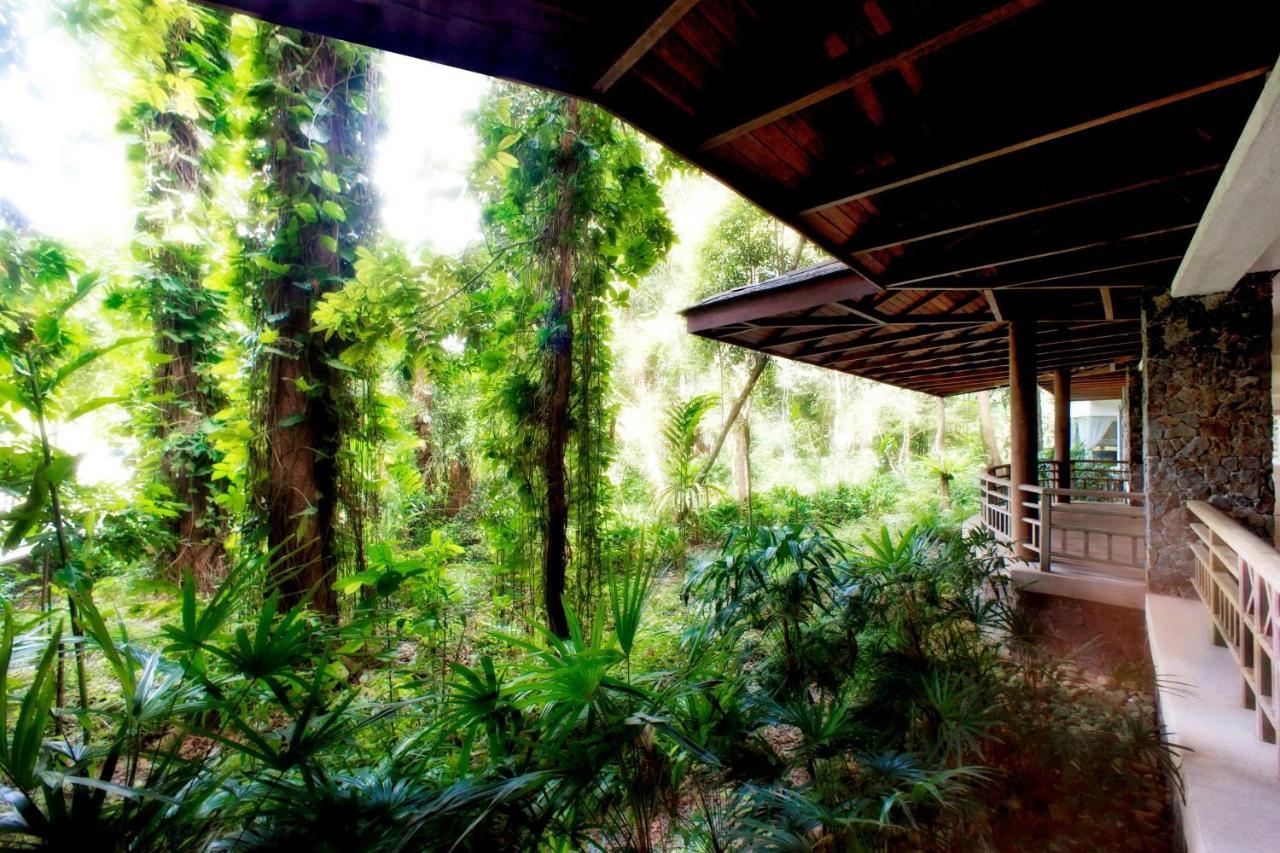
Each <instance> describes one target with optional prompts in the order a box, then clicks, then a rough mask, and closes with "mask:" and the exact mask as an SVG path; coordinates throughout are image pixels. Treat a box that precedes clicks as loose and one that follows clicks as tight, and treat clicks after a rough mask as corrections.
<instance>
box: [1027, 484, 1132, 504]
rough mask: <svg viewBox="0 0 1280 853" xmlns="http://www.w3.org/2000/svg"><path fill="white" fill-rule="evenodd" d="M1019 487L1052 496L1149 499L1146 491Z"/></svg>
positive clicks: (1121, 499)
mask: <svg viewBox="0 0 1280 853" xmlns="http://www.w3.org/2000/svg"><path fill="white" fill-rule="evenodd" d="M1018 488H1020V489H1022V491H1024V492H1034V493H1035V494H1038V495H1049V496H1050V497H1062V496H1066V497H1071V498H1113V499H1115V500H1118V501H1145V500H1146V499H1147V495H1146V493H1145V492H1113V491H1111V490H1110V489H1056V488H1053V487H1051V486H1032V485H1029V484H1023V485H1021V486H1019V487H1018Z"/></svg>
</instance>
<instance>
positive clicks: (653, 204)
mask: <svg viewBox="0 0 1280 853" xmlns="http://www.w3.org/2000/svg"><path fill="white" fill-rule="evenodd" d="M477 128H478V130H479V132H480V136H481V139H482V142H483V143H484V145H485V151H484V153H483V155H482V159H481V161H480V163H479V165H478V167H477V170H476V181H475V183H476V186H477V189H478V190H479V191H480V192H481V194H482V196H483V197H484V198H485V200H486V202H487V206H486V209H485V220H486V225H487V228H488V236H489V238H490V241H491V243H492V244H493V245H495V246H501V247H509V246H519V248H517V249H513V250H511V251H510V252H508V253H506V256H505V257H504V258H503V260H502V264H501V268H502V269H501V272H500V274H499V276H498V277H497V281H498V282H499V284H500V287H501V288H502V289H503V292H505V293H506V294H507V295H508V296H509V300H508V307H509V309H510V310H511V313H512V315H513V316H512V321H513V322H512V323H511V324H510V325H508V326H504V327H500V328H499V329H497V330H495V332H496V333H495V334H494V335H492V336H491V337H490V338H489V340H488V341H487V345H488V349H487V350H486V352H485V357H484V358H483V359H482V363H483V364H484V366H485V368H486V370H487V372H488V373H489V375H490V377H491V381H490V389H491V393H492V394H493V398H494V402H495V404H496V405H497V407H498V409H499V410H500V411H502V412H503V413H504V414H505V417H504V418H503V419H502V421H501V422H500V423H495V424H494V428H493V429H492V430H491V434H490V438H489V442H488V455H489V457H490V458H491V459H493V460H494V461H497V462H499V463H500V464H502V465H504V466H505V468H506V471H507V475H508V480H509V482H511V483H512V484H513V485H515V486H516V488H517V493H518V494H519V496H520V502H519V506H517V507H512V508H511V514H512V516H516V515H520V516H523V517H524V518H526V519H528V520H529V521H531V522H532V523H520V522H518V521H516V523H515V524H514V525H513V526H514V527H515V528H516V529H517V530H521V531H525V534H524V535H523V536H521V537H520V538H519V539H517V540H516V541H510V540H508V542H507V543H506V545H507V546H508V547H511V548H512V549H513V550H514V552H515V553H516V554H517V555H520V559H517V560H516V561H512V560H511V559H510V557H511V556H512V555H511V554H508V555H505V556H506V559H500V564H504V565H507V566H509V567H510V566H511V565H512V563H513V562H515V563H516V566H515V567H516V568H518V567H519V565H520V564H521V563H523V565H529V564H530V563H531V560H530V559H529V558H530V557H532V556H533V555H534V554H538V556H539V558H540V559H539V560H538V562H539V563H540V565H541V573H540V574H541V576H540V578H539V579H538V580H537V582H536V585H537V586H538V587H540V591H541V593H542V595H541V597H542V599H543V601H544V608H545V610H546V613H547V621H548V624H549V626H550V628H551V629H552V630H553V631H556V632H558V633H564V630H565V628H566V625H565V621H564V615H563V610H562V606H561V605H562V600H563V593H564V592H565V591H572V592H573V593H574V597H576V598H577V599H579V602H578V603H579V605H581V604H583V603H586V602H587V601H589V600H590V598H591V597H592V595H593V594H594V590H595V589H596V588H597V587H598V585H599V582H600V571H601V550H600V543H601V539H602V530H603V527H604V525H605V524H606V523H607V518H608V506H609V500H608V492H607V480H606V478H605V476H604V471H605V469H606V468H607V466H608V464H609V460H610V458H611V455H612V442H613V436H612V433H613V428H612V419H613V417H612V412H613V406H612V403H611V401H610V398H609V387H608V378H607V377H608V370H609V366H610V364H611V361H610V357H609V347H608V337H609V328H610V319H609V312H608V310H607V309H608V307H609V306H610V305H611V304H613V303H616V302H619V301H621V300H622V299H624V298H625V295H624V294H625V293H626V292H627V285H628V283H631V282H634V281H635V279H636V278H637V277H638V276H640V275H643V274H644V273H645V272H646V271H648V270H649V269H650V268H652V266H653V265H654V264H655V263H656V262H657V261H658V259H659V258H660V257H661V256H662V255H663V254H664V253H665V252H666V250H667V249H668V248H669V247H670V245H671V241H672V231H671V225H670V222H669V221H668V220H667V217H666V213H665V211H664V209H663V206H662V201H661V198H660V196H659V193H658V186H657V183H656V182H655V181H654V179H653V177H652V174H651V171H650V170H649V168H648V167H647V165H646V163H645V158H644V151H643V149H642V147H641V145H640V142H639V140H638V139H637V137H636V136H635V135H634V134H633V133H632V132H630V131H628V130H626V129H624V128H623V127H622V126H620V125H619V124H617V123H616V122H615V121H614V120H613V119H612V118H611V117H610V116H608V115H607V114H606V113H604V112H602V111H600V110H598V109H596V108H594V107H591V106H588V105H584V104H579V103H576V102H573V101H569V100H566V99H565V98H562V97H558V96H553V95H548V94H545V93H539V92H532V91H527V90H521V89H515V88H512V87H498V88H497V89H496V90H495V92H494V93H493V95H492V96H491V97H490V99H489V101H488V103H487V104H486V106H485V107H484V108H483V109H482V110H481V112H480V114H479V117H478V119H477ZM511 521H515V519H514V518H513V519H511ZM571 528H572V535H570V529H571ZM569 542H573V548H572V549H571V548H570V547H569ZM570 564H572V565H573V568H574V573H575V581H576V582H575V584H574V585H573V586H572V587H569V586H568V585H567V583H566V579H567V575H568V571H567V569H568V566H569V565H570ZM526 578H527V576H526ZM534 585H535V583H534V582H533V581H531V580H523V581H522V582H521V583H520V584H519V586H522V587H524V589H525V590H526V591H531V589H530V588H531V587H533V586H534ZM530 597H531V596H530ZM526 600H528V597H526Z"/></svg>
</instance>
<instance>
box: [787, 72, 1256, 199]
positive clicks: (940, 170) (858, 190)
mask: <svg viewBox="0 0 1280 853" xmlns="http://www.w3.org/2000/svg"><path fill="white" fill-rule="evenodd" d="M1270 69H1271V66H1269V65H1265V66H1262V67H1260V68H1253V69H1250V70H1248V71H1244V72H1242V73H1239V74H1233V75H1231V76H1230V77H1224V78H1222V79H1220V80H1214V81H1213V82H1211V83H1205V84H1203V85H1200V86H1194V87H1192V88H1190V89H1184V90H1182V91H1180V92H1174V93H1173V94H1171V95H1165V96H1164V97H1162V98H1155V99H1153V100H1149V101H1145V102H1143V103H1140V104H1135V105H1133V106H1131V107H1127V108H1125V109H1123V110H1116V111H1115V112H1110V113H1107V114H1106V115H1102V116H1098V117H1097V118H1092V119H1089V120H1088V121H1082V122H1078V123H1076V124H1072V125H1068V126H1067V127H1062V128H1058V129H1057V130H1052V131H1049V132H1048V133H1042V134H1039V135H1037V136H1032V137H1030V138H1028V139H1022V140H1019V141H1017V142H1013V143H1010V144H1008V145H1003V146H1000V147H999V148H994V149H992V150H990V151H985V152H983V153H981V154H976V155H974V156H972V157H965V158H963V159H960V160H954V161H951V162H947V163H941V164H939V165H936V166H932V167H930V168H926V169H922V170H921V171H918V172H913V173H911V174H908V175H903V176H902V177H899V178H895V179H893V180H889V181H883V182H877V181H876V180H875V179H872V180H866V181H863V182H861V183H860V184H859V185H858V186H856V187H851V188H846V189H845V190H844V191H842V192H841V193H840V194H839V195H837V196H836V197H834V198H830V199H827V200H824V201H821V202H817V203H815V204H811V205H809V206H807V207H805V208H803V209H801V210H800V211H798V214H799V215H800V216H809V215H811V214H814V213H819V212H821V211H823V210H826V209H827V208H830V207H836V206H838V205H841V204H848V203H849V202H851V201H857V200H859V199H863V198H867V197H868V196H873V195H877V194H879V193H882V192H887V191H889V190H893V189H897V188H898V187H904V186H908V185H909V184H914V183H918V182H919V181H925V180H928V179H930V178H936V177H938V176H939V175H945V174H947V173H948V172H955V171H958V170H960V169H967V168H969V167H970V166H976V165H978V164H979V163H985V162H987V161H989V160H994V159H996V158H999V157H1005V156H1007V155H1009V154H1014V153H1016V152H1018V151H1025V150H1026V149H1028V148H1034V147H1036V146H1038V145H1044V144H1046V143H1049V142H1055V141H1057V140H1059V139H1065V138H1067V137H1069V136H1074V135H1075V134H1078V133H1084V132H1085V131H1089V130H1093V129H1094V128H1098V127H1103V126H1104V125H1108V124H1111V123H1113V122H1117V121H1123V120H1124V119H1128V118H1133V117H1134V116H1139V115H1142V114H1143V113H1148V112H1151V111H1152V110H1158V109H1160V108H1161V107H1167V106H1170V105H1171V104H1177V103H1180V102H1182V101H1186V100H1189V99H1191V98H1196V97H1199V96H1201V95H1206V94H1209V93H1210V92H1216V91H1218V90H1219V89H1223V88H1226V87H1228V86H1234V85H1236V84H1238V83H1243V82H1246V81H1249V80H1255V79H1257V78H1259V77H1262V76H1264V75H1266V73H1267V72H1268V71H1269V70H1270Z"/></svg>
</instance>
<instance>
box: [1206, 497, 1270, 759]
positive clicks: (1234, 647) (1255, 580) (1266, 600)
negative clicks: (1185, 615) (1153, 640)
mask: <svg viewBox="0 0 1280 853" xmlns="http://www.w3.org/2000/svg"><path fill="white" fill-rule="evenodd" d="M1187 510H1188V512H1190V513H1191V515H1192V516H1194V517H1195V518H1197V519H1199V521H1198V522H1192V523H1191V532H1192V533H1193V534H1194V535H1195V537H1196V539H1198V540H1199V542H1195V541H1193V542H1192V543H1191V553H1192V554H1193V555H1194V556H1195V563H1196V570H1195V574H1194V575H1192V583H1193V585H1194V586H1195V588H1196V592H1197V593H1198V594H1199V596H1200V600H1201V601H1203V602H1204V604H1205V607H1207V608H1208V610H1209V621H1210V623H1211V624H1212V628H1213V635H1212V640H1213V642H1214V643H1215V644H1216V645H1219V646H1225V647H1226V648H1227V649H1228V650H1229V651H1230V652H1231V656H1232V657H1233V658H1235V662H1236V666H1237V668H1238V669H1239V671H1240V683H1241V690H1240V696H1241V701H1242V703H1243V704H1244V706H1245V707H1246V708H1249V709H1251V710H1253V711H1254V712H1255V713H1256V716H1257V732H1258V736H1259V737H1260V738H1262V739H1263V740H1264V741H1267V742H1268V743H1275V742H1276V727H1277V726H1278V725H1280V718H1278V716H1277V715H1278V712H1277V703H1276V685H1277V683H1280V625H1278V624H1277V620H1278V619H1280V553H1277V552H1276V549H1275V548H1273V547H1272V546H1271V544H1270V543H1269V542H1267V541H1266V540H1264V539H1262V538H1260V537H1258V536H1255V535H1254V534H1253V533H1250V532H1249V531H1248V530H1246V529H1245V528H1244V527H1243V526H1242V525H1241V524H1240V523H1239V522H1237V521H1236V520H1235V519H1233V518H1231V517H1229V516H1228V515H1227V514H1226V513H1224V512H1222V511H1221V510H1218V509H1217V508H1216V507H1214V506H1212V505H1210V504H1209V503H1207V502H1205V501H1187Z"/></svg>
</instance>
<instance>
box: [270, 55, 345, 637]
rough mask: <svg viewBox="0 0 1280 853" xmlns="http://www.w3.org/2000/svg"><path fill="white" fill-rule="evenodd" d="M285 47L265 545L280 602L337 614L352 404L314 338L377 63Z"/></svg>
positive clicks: (277, 151)
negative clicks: (343, 460) (356, 105)
mask: <svg viewBox="0 0 1280 853" xmlns="http://www.w3.org/2000/svg"><path fill="white" fill-rule="evenodd" d="M279 50H280V54H279V57H280V58H279V60H278V63H277V67H276V69H275V71H276V77H277V82H278V85H279V87H280V90H281V93H282V94H280V95H278V96H277V97H279V98H280V100H279V101H278V102H277V104H276V108H275V110H274V112H273V115H272V121H273V127H272V129H271V134H270V140H271V142H272V145H273V151H272V154H271V156H270V159H269V162H268V164H267V167H266V169H265V172H266V175H267V178H268V186H267V187H266V193H267V197H268V201H269V203H274V204H276V205H278V206H279V213H278V217H279V219H278V222H277V225H276V235H275V242H274V245H273V246H272V248H271V250H270V253H269V254H270V255H271V257H269V258H268V263H267V264H266V268H267V269H268V270H271V271H273V272H276V271H278V272H276V274H274V275H270V276H268V277H267V279H266V280H265V281H264V282H263V290H262V311H263V314H264V320H265V321H266V324H267V325H268V326H269V327H270V331H271V332H273V333H274V334H273V337H274V339H275V343H274V344H273V345H272V346H271V347H269V348H268V349H267V351H266V370H265V384H266V387H265V401H264V405H263V408H262V413H261V417H262V420H263V429H264V432H265V447H264V455H265V459H264V460H263V467H264V469H265V470H264V476H265V484H264V492H265V501H266V505H267V506H266V510H267V544H268V546H269V548H270V550H271V553H272V559H273V564H272V574H273V579H274V582H275V584H276V585H277V587H278V588H279V589H280V591H281V593H282V599H283V601H284V602H285V603H286V604H294V603H297V602H298V601H301V600H302V599H303V598H304V597H305V596H307V595H310V596H311V599H310V603H311V606H312V607H314V608H315V609H316V610H318V611H320V612H322V613H328V614H336V613H337V608H338V602H337V598H336V596H335V594H334V591H333V580H334V577H335V574H336V571H337V564H338V561H337V543H336V542H335V529H336V524H337V510H338V504H339V466H338V451H339V449H340V447H341V443H342V435H343V427H344V407H349V406H350V405H351V401H350V395H349V393H348V391H347V388H346V383H347V377H346V376H345V375H344V374H343V372H342V371H340V370H339V369H337V368H335V365H336V364H337V363H338V362H337V355H338V354H337V352H335V351H334V345H332V344H329V343H327V342H326V341H325V339H324V336H323V335H320V334H318V333H315V332H313V330H312V313H313V311H314V309H315V306H316V303H317V302H318V301H319V299H320V297H321V296H322V295H323V294H324V293H326V292H327V291H330V290H332V289H334V288H336V287H339V286H340V285H341V281H342V279H343V277H344V275H347V274H349V273H350V268H349V264H347V263H344V260H343V258H344V255H345V256H347V257H351V256H352V255H353V252H354V246H355V244H356V242H357V241H358V239H359V238H360V237H361V236H362V227H363V224H364V223H363V221H362V220H363V219H364V218H365V215H366V212H365V208H367V204H368V199H367V196H366V193H365V188H364V185H363V176H362V172H361V168H362V166H363V162H362V159H363V158H362V153H363V152H364V151H365V150H366V149H367V147H368V145H369V143H370V140H369V139H368V138H367V135H368V128H367V127H366V126H365V125H364V122H363V119H357V112H359V111H358V110H355V109H353V108H352V105H353V100H354V98H361V99H363V98H365V97H366V96H367V94H368V92H367V89H368V87H369V82H370V81H369V75H370V69H369V58H368V54H367V52H364V51H363V50H362V49H358V48H354V47H352V46H350V45H344V44H340V43H336V42H331V41H329V40H327V39H325V38H323V37H320V36H315V35H312V34H309V33H290V41H289V42H286V43H285V46H284V47H280V48H279ZM340 175H341V177H340Z"/></svg>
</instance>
